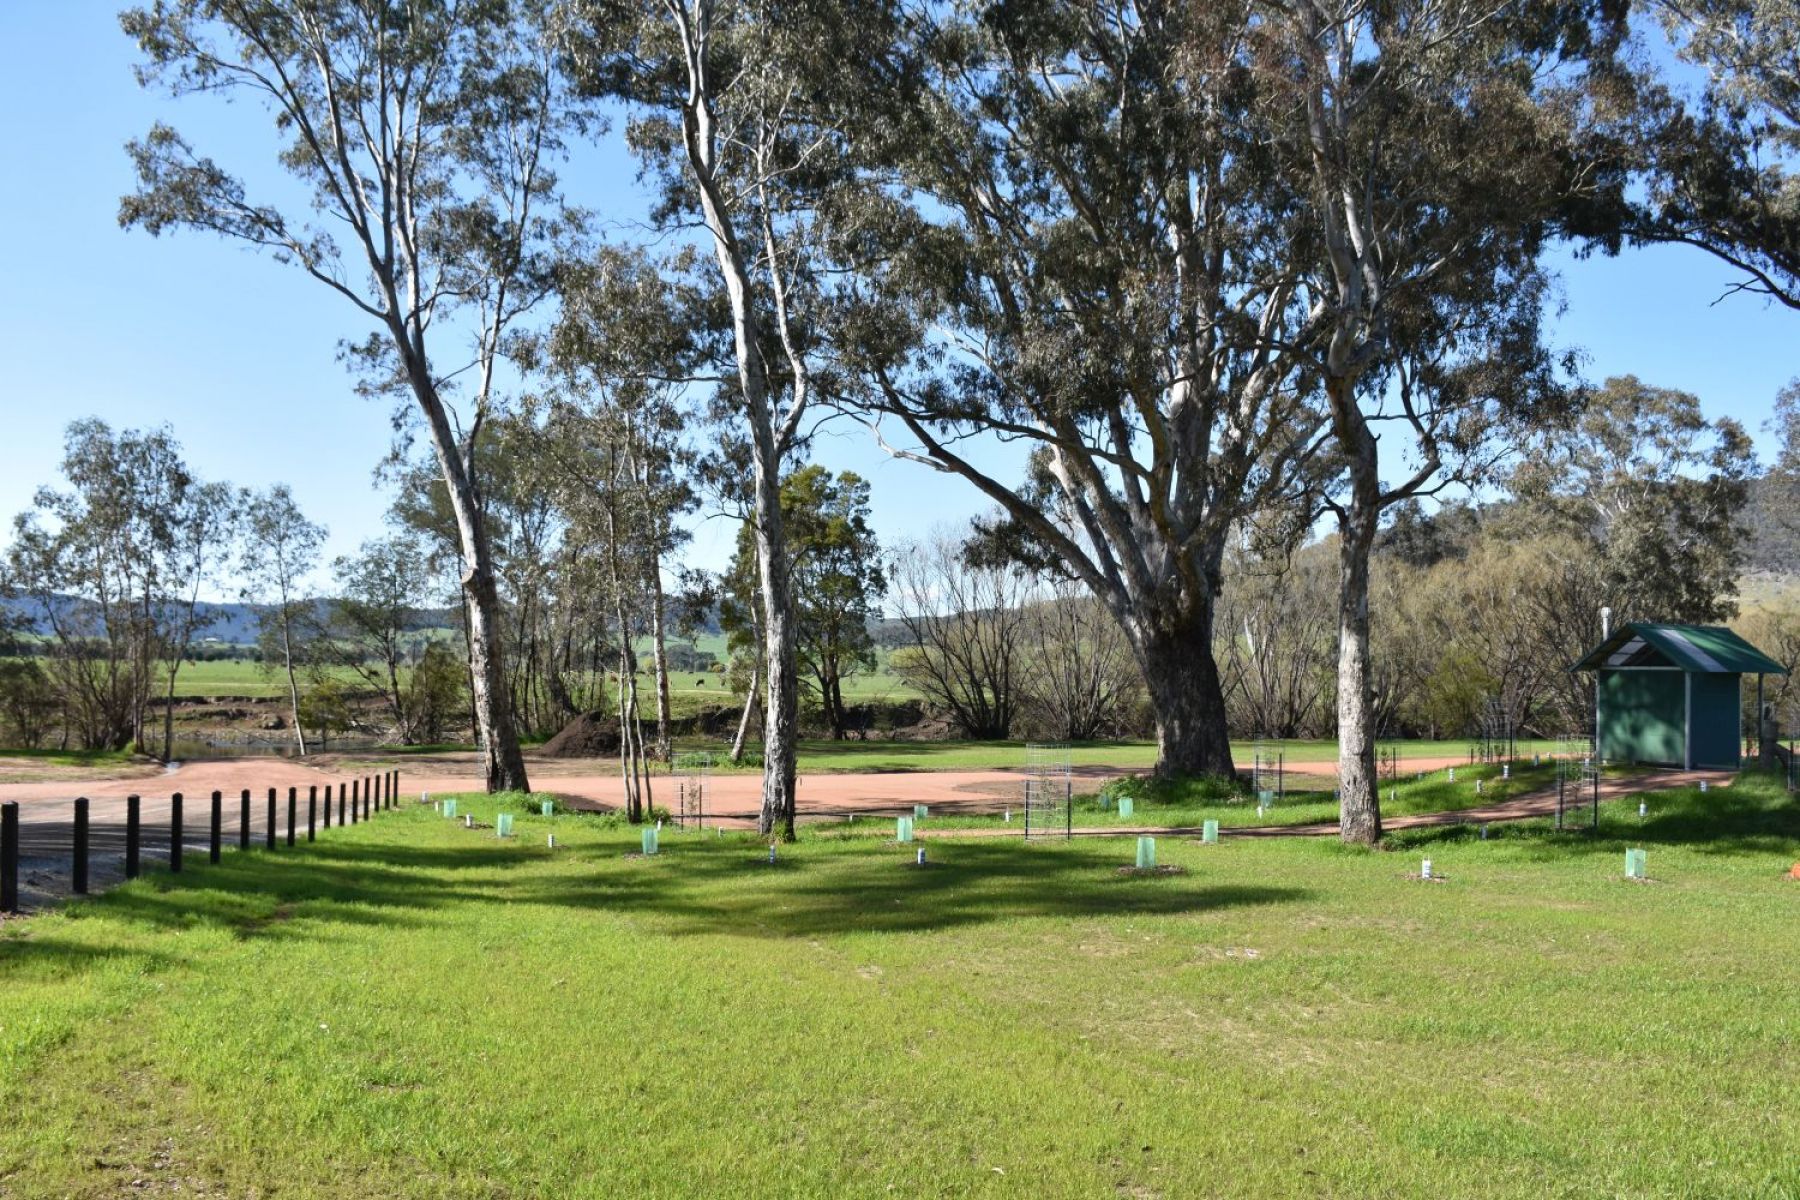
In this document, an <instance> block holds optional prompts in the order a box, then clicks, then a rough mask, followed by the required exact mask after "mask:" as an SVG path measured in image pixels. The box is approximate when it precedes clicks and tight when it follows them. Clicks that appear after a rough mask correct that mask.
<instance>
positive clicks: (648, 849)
mask: <svg viewBox="0 0 1800 1200" xmlns="http://www.w3.org/2000/svg"><path fill="white" fill-rule="evenodd" d="M656 852H657V849H656V826H654V825H651V826H648V827H646V828H645V830H644V853H645V854H655V853H656Z"/></svg>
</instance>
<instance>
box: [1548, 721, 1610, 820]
mask: <svg viewBox="0 0 1800 1200" xmlns="http://www.w3.org/2000/svg"><path fill="white" fill-rule="evenodd" d="M1584 809H1585V810H1586V811H1585V816H1584V814H1583V810H1584ZM1584 822H1585V825H1586V827H1587V828H1588V829H1598V828H1599V827H1600V756H1599V755H1598V754H1597V753H1596V752H1595V749H1594V740H1593V739H1592V738H1590V737H1589V736H1588V735H1586V734H1585V733H1575V734H1567V733H1566V734H1563V735H1562V736H1560V737H1558V738H1557V739H1556V827H1557V828H1558V829H1577V828H1580V827H1581V826H1582V825H1583V823H1584Z"/></svg>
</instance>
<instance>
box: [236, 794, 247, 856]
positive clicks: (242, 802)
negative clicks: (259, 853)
mask: <svg viewBox="0 0 1800 1200" xmlns="http://www.w3.org/2000/svg"><path fill="white" fill-rule="evenodd" d="M249 848H250V789H249V788H245V789H244V790H243V793H242V794H241V795H240V796H239V797H238V849H239V850H248V849H249Z"/></svg>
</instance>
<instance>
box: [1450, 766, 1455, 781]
mask: <svg viewBox="0 0 1800 1200" xmlns="http://www.w3.org/2000/svg"><path fill="white" fill-rule="evenodd" d="M1450 782H1451V783H1455V782H1456V768H1455V767H1451V768H1450Z"/></svg>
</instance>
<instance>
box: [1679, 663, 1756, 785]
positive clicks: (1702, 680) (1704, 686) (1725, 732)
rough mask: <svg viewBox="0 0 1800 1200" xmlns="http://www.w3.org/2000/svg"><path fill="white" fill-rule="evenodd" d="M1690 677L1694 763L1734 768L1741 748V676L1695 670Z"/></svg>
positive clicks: (1699, 765) (1696, 764)
mask: <svg viewBox="0 0 1800 1200" xmlns="http://www.w3.org/2000/svg"><path fill="white" fill-rule="evenodd" d="M1689 678H1690V679H1691V680H1692V681H1693V688H1694V716H1693V720H1694V765H1695V766H1696V767H1716V768H1720V769H1724V770H1733V771H1735V770H1736V769H1737V768H1738V765H1739V763H1738V756H1739V754H1740V752H1741V749H1742V744H1741V743H1740V742H1739V741H1738V730H1739V728H1740V727H1741V722H1742V719H1743V718H1742V713H1743V708H1742V702H1741V699H1740V697H1739V695H1738V681H1739V679H1740V678H1741V676H1738V675H1724V674H1700V673H1698V672H1696V673H1695V674H1693V675H1691V676H1689Z"/></svg>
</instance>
